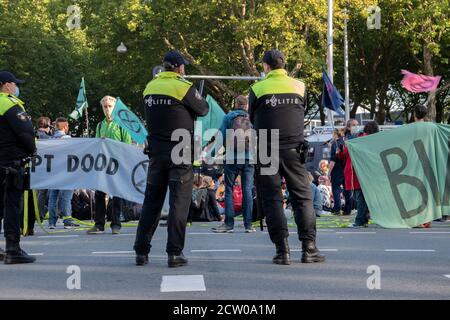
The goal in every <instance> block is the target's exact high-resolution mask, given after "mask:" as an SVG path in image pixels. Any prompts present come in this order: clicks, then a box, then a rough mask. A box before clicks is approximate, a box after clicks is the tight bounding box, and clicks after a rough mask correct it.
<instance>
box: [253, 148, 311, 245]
mask: <svg viewBox="0 0 450 320" xmlns="http://www.w3.org/2000/svg"><path fill="white" fill-rule="evenodd" d="M264 167H266V168H267V167H269V165H262V166H260V165H258V166H257V183H258V189H259V190H260V192H259V194H260V195H261V197H262V203H261V204H262V208H264V214H265V215H266V223H267V228H268V231H269V235H270V239H271V240H272V242H273V243H275V244H279V243H282V242H283V239H285V238H287V237H288V236H289V231H288V226H287V221H286V217H285V215H284V210H283V196H282V193H281V179H282V177H284V178H285V179H286V184H287V189H288V191H289V196H290V199H291V203H292V207H293V209H294V216H295V223H296V224H297V231H298V236H299V240H300V241H302V242H303V241H315V240H316V215H315V213H314V208H313V202H312V195H311V189H310V186H309V184H310V182H309V178H308V172H307V170H306V168H305V166H304V165H303V164H302V163H301V159H300V153H299V151H297V150H296V149H286V150H280V151H279V170H278V171H277V172H276V173H272V172H271V174H270V175H265V174H264V171H263V169H264Z"/></svg>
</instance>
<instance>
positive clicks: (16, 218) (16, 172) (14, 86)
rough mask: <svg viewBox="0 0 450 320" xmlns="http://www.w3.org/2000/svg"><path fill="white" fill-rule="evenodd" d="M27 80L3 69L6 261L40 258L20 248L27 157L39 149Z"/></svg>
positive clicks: (0, 187) (1, 209)
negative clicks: (23, 90) (23, 91)
mask: <svg viewBox="0 0 450 320" xmlns="http://www.w3.org/2000/svg"><path fill="white" fill-rule="evenodd" d="M22 83H24V81H23V80H19V79H17V78H16V76H15V75H14V74H12V73H11V72H7V71H1V72H0V221H1V220H2V218H4V220H3V222H4V232H5V239H6V252H3V251H2V250H1V249H0V261H1V260H4V262H5V264H17V263H32V262H34V261H35V260H36V258H34V257H31V256H29V255H28V254H27V253H26V252H25V251H23V250H22V249H21V248H20V220H21V217H22V200H23V192H24V188H25V183H24V171H25V168H24V166H25V164H24V161H23V160H24V159H25V158H27V157H31V156H33V155H34V154H35V153H36V144H35V138H34V128H33V123H32V122H31V118H30V117H29V116H28V115H27V113H26V112H25V108H24V103H23V101H21V100H20V99H19V98H18V96H19V87H18V84H22Z"/></svg>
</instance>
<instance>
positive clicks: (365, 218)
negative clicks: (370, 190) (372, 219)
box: [355, 189, 369, 226]
mask: <svg viewBox="0 0 450 320" xmlns="http://www.w3.org/2000/svg"><path fill="white" fill-rule="evenodd" d="M355 197H356V206H357V208H358V213H357V215H356V218H355V224H356V225H358V226H363V225H365V224H367V223H369V208H368V207H367V203H366V199H365V198H364V194H363V192H362V190H361V189H356V190H355Z"/></svg>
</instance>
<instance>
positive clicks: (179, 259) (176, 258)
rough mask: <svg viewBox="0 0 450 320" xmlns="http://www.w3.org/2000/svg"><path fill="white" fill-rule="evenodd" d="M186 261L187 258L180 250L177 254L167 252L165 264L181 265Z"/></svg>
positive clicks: (171, 265) (171, 266)
mask: <svg viewBox="0 0 450 320" xmlns="http://www.w3.org/2000/svg"><path fill="white" fill-rule="evenodd" d="M187 263H188V260H187V259H186V257H185V256H184V254H183V252H181V253H180V254H179V255H173V254H169V258H168V259H167V264H168V266H169V268H174V267H182V266H184V265H186V264H187Z"/></svg>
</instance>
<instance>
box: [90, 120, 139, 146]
mask: <svg viewBox="0 0 450 320" xmlns="http://www.w3.org/2000/svg"><path fill="white" fill-rule="evenodd" d="M95 137H96V138H109V139H112V140H117V141H121V142H124V143H128V144H131V143H132V142H133V141H132V140H131V136H130V134H129V133H128V132H127V131H126V130H125V129H123V128H122V127H121V126H119V125H118V124H117V123H115V122H114V121H111V122H108V121H106V119H104V120H103V121H102V122H99V123H98V125H97V130H96V131H95Z"/></svg>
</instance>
